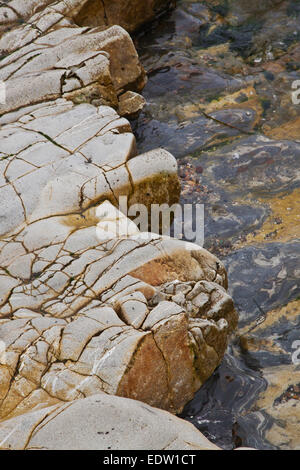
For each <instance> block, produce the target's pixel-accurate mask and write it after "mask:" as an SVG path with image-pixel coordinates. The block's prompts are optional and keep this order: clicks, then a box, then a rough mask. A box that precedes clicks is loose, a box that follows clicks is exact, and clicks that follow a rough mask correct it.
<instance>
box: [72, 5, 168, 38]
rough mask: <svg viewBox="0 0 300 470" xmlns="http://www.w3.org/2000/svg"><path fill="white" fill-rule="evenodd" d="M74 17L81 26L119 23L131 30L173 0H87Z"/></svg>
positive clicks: (149, 19) (163, 8) (159, 11)
mask: <svg viewBox="0 0 300 470" xmlns="http://www.w3.org/2000/svg"><path fill="white" fill-rule="evenodd" d="M82 3H85V4H84V5H83V7H82V8H81V10H80V11H79V12H78V14H77V15H76V17H75V21H76V22H77V23H78V24H80V25H82V26H86V25H89V26H91V25H92V26H111V25H114V24H119V25H120V26H122V27H123V28H125V29H126V30H127V31H129V32H133V31H135V30H136V29H138V28H140V27H141V26H142V25H143V24H144V23H147V22H149V21H151V20H153V19H154V18H155V16H157V15H158V14H159V13H163V12H164V11H166V10H167V9H168V8H170V7H172V6H174V3H175V2H174V0H144V1H143V2H141V1H140V0H131V1H128V0H88V1H85V2H82Z"/></svg>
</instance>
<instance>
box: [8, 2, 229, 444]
mask: <svg viewBox="0 0 300 470" xmlns="http://www.w3.org/2000/svg"><path fill="white" fill-rule="evenodd" d="M117 3H118V4H121V6H120V5H119V6H120V8H118V9H116V4H117ZM127 3H128V2H122V1H121V2H117V0H115V1H113V2H106V0H104V1H102V2H101V1H99V2H96V1H88V2H87V1H79V0H74V1H68V2H67V1H61V2H51V1H43V2H31V6H30V7H29V6H28V3H27V2H22V1H21V0H12V1H11V2H9V3H7V4H5V6H2V7H1V9H0V15H1V18H2V37H1V39H0V48H1V56H2V60H1V64H0V79H1V80H3V81H5V84H6V102H5V104H3V105H2V106H1V107H0V114H1V117H0V124H1V129H0V167H1V172H0V197H1V202H2V204H1V214H0V216H1V218H0V236H1V238H0V341H1V342H2V343H1V344H2V345H4V349H3V351H2V350H1V362H0V420H1V422H0V447H2V448H13V449H20V448H22V449H23V448H46V447H47V448H52V449H53V448H59V447H60V446H62V445H64V448H71V447H74V446H75V448H79V447H80V446H84V445H87V440H83V441H82V442H81V444H80V445H79V443H77V441H74V440H73V438H72V433H71V434H70V435H69V437H68V438H67V437H65V438H63V444H62V442H56V441H53V442H52V441H51V442H50V440H49V437H48V434H47V433H48V432H50V433H51V430H50V428H52V426H55V428H56V429H57V430H59V429H63V428H64V427H65V423H68V422H69V420H70V421H71V422H72V423H73V426H74V427H73V428H72V429H73V431H72V432H76V429H77V428H76V427H78V428H80V429H81V428H82V426H81V424H80V423H82V421H81V420H82V419H83V416H84V417H85V419H86V416H88V417H89V420H88V426H87V428H86V432H88V433H90V436H92V435H93V436H94V437H93V439H92V440H91V441H90V446H91V447H92V448H107V447H106V446H107V445H108V442H107V440H105V439H103V438H102V437H99V436H100V434H101V432H104V428H103V431H102V428H101V429H99V433H100V434H99V433H98V435H97V432H98V428H97V430H96V428H95V427H94V416H95V414H97V413H99V415H101V416H102V417H103V421H105V422H106V423H109V425H110V424H112V426H113V425H114V423H115V422H116V421H118V423H121V424H119V426H121V427H122V426H123V425H124V426H125V424H122V423H125V421H126V413H127V408H128V407H131V408H132V413H133V414H134V415H136V416H137V417H138V418H136V419H137V420H138V421H139V422H140V421H143V422H145V423H146V426H148V428H149V429H151V433H152V434H151V439H150V441H151V444H150V445H151V446H153V448H160V446H164V447H166V448H181V447H182V446H183V447H185V448H201V447H203V448H206V447H207V448H208V447H209V448H211V447H213V446H211V445H210V444H209V443H208V441H206V440H205V438H203V437H202V436H201V435H200V434H199V433H198V432H197V431H195V430H193V428H192V427H191V426H190V425H188V424H183V423H182V422H181V421H179V420H178V419H177V418H175V417H172V416H171V415H168V414H165V412H160V411H158V410H156V411H155V413H156V416H158V415H159V416H160V418H159V422H160V423H165V424H164V426H165V427H166V431H165V432H164V431H163V430H162V431H161V433H162V435H163V436H164V439H160V438H159V439H158V435H155V432H156V431H154V428H153V426H154V421H155V422H156V421H158V420H157V418H155V419H154V418H151V417H149V416H148V414H147V413H146V412H145V410H148V407H146V408H145V407H144V408H143V406H144V405H142V404H140V403H138V402H132V401H128V402H127V403H126V405H124V399H122V398H115V397H113V395H118V396H120V397H125V398H134V399H136V400H140V401H142V402H145V403H147V404H148V405H152V406H155V407H159V408H163V409H165V410H169V411H171V412H173V413H176V412H179V411H181V410H182V408H183V406H184V405H185V404H186V403H187V402H188V401H189V400H190V399H191V398H192V397H193V395H194V393H195V391H196V390H197V389H198V388H199V387H200V386H201V384H203V382H204V381H205V380H206V379H207V378H208V377H209V376H210V375H211V373H212V372H213V371H214V369H215V368H216V367H217V366H218V365H219V364H220V362H221V360H222V357H223V354H224V352H225V349H226V346H227V339H228V336H229V334H230V333H231V331H232V330H233V329H234V328H235V326H236V323H237V314H236V311H235V309H234V306H233V302H232V299H231V298H230V296H229V295H228V294H227V292H226V289H227V277H226V272H225V268H224V266H223V265H222V263H221V262H220V261H219V260H218V259H217V258H216V257H215V256H213V255H211V254H210V253H209V252H207V251H206V250H204V249H203V248H201V247H199V246H197V245H194V244H191V243H185V242H183V241H179V240H175V239H172V238H169V237H165V236H160V235H158V234H150V233H149V234H144V233H140V232H139V230H138V228H137V227H136V226H135V225H133V226H132V225H131V227H132V230H131V232H130V233H129V234H128V233H123V234H121V236H119V237H115V236H111V235H110V231H109V230H108V231H107V224H108V222H107V220H109V221H110V222H116V220H117V219H118V218H120V217H121V218H122V216H121V215H120V214H119V215H116V214H117V212H116V211H115V209H114V207H118V201H119V197H120V196H126V197H127V198H128V205H129V206H130V205H131V204H134V203H143V204H145V205H146V206H147V207H150V205H151V204H153V203H157V204H161V203H168V204H173V203H175V202H178V200H179V193H180V185H179V180H178V177H177V164H176V160H175V159H174V157H173V156H172V155H170V154H169V153H168V152H166V151H165V150H161V149H157V150H153V151H150V152H148V153H145V154H142V155H139V156H137V150H136V145H135V138H134V135H133V134H132V131H131V127H130V124H129V122H128V121H127V120H126V119H125V118H124V117H120V116H119V114H118V112H119V113H120V114H122V115H123V116H124V115H134V114H135V113H136V112H138V111H139V109H141V106H142V105H143V99H142V98H141V97H140V96H139V94H138V92H139V91H141V89H142V87H143V85H144V84H145V80H146V76H145V72H144V70H143V67H142V66H141V64H140V62H139V59H138V56H137V53H136V50H135V48H134V45H133V42H132V40H131V38H130V36H129V34H128V33H127V32H126V31H125V30H124V29H122V28H121V27H120V26H112V27H107V26H108V25H110V24H112V23H114V22H116V21H117V22H118V23H119V24H121V25H124V26H126V27H127V28H128V30H130V31H131V30H133V29H135V28H136V27H138V26H139V25H140V24H141V23H142V21H145V20H149V19H150V18H151V17H152V16H153V13H154V12H157V11H159V10H160V9H161V8H164V7H166V6H167V4H168V3H169V2H167V1H148V2H147V8H148V9H147V11H146V12H145V13H144V16H142V15H141V14H137V15H136V16H135V17H133V16H132V13H130V12H131V10H130V9H129V10H128V9H126V15H127V16H126V15H124V16H123V9H122V6H123V4H124V8H125V4H126V5H127ZM136 3H137V2H134V1H132V2H130V4H131V5H132V7H134V5H136ZM101 5H102V7H103V8H102V7H101ZM101 8H102V9H101ZM94 9H96V11H97V12H98V13H99V15H98V16H97V18H96V17H95V18H94V19H95V24H91V25H90V26H97V27H96V28H91V27H90V26H88V25H87V23H88V21H89V18H90V17H94V15H93V11H94ZM124 11H125V10H124ZM132 11H134V10H132ZM101 15H102V16H101ZM120 15H121V17H120ZM101 18H102V20H101ZM78 25H81V26H78ZM99 208H100V209H99ZM101 208H102V209H101ZM104 209H105V210H104ZM123 217H125V216H123ZM128 223H129V224H130V221H129V220H128ZM108 404H109V406H112V407H113V409H115V410H117V413H118V414H117V415H116V416H117V418H116V417H113V416H112V415H111V413H112V412H113V411H109V408H108ZM153 419H154V421H153ZM169 422H172V423H174V431H171V430H170V429H167V428H168V426H169V424H168V423H169ZM176 423H177V424H176ZM127 425H128V423H127V424H126V426H127ZM113 427H114V426H113ZM118 429H119V428H118ZM145 429H147V428H145ZM96 431H97V432H96ZM108 431H109V430H108ZM105 432H106V431H105ZM118 432H119V431H118ZM132 432H136V438H135V439H134V440H133V441H132V442H133V443H134V444H135V445H136V446H137V447H139V448H141V447H142V446H145V445H146V443H145V435H146V434H147V433H148V431H147V432H146V431H144V434H143V435H141V436H140V437H139V436H138V433H139V431H138V426H135V425H132ZM145 433H146V434H145ZM121 434H122V433H121ZM159 436H160V435H159ZM123 438H124V435H123V434H122V439H123ZM152 439H153V443H152ZM187 442H189V443H190V444H187ZM77 445H78V447H77ZM110 445H111V446H112V448H120V446H125V447H126V446H130V445H129V443H126V442H125V441H122V442H120V437H119V435H118V433H117V435H114V436H113V437H112V441H110ZM151 448H152V447H151Z"/></svg>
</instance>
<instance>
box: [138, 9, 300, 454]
mask: <svg viewBox="0 0 300 470" xmlns="http://www.w3.org/2000/svg"><path fill="white" fill-rule="evenodd" d="M207 3H209V2H207ZM238 3H239V5H240V6H241V8H240V9H239V8H237V7H236V5H237V4H238ZM272 3H273V7H272V8H271V7H270V6H269V9H267V8H266V10H265V11H261V10H260V5H261V4H260V2H253V5H252V6H251V8H252V10H253V11H250V12H249V11H246V13H245V9H244V7H245V5H247V2H244V1H243V0H241V2H236V4H235V6H234V7H232V8H231V6H230V5H232V2H230V1H227V2H225V1H222V0H220V1H215V2H214V5H215V7H214V8H213V9H209V8H207V7H206V5H205V2H198V1H194V0H182V1H179V2H178V6H177V8H176V10H175V11H173V12H172V13H170V14H168V15H166V16H164V17H163V18H161V19H160V21H159V22H157V23H155V24H153V25H151V26H150V27H149V29H148V30H147V31H146V32H144V33H143V34H141V35H139V36H138V37H137V38H136V39H135V42H136V45H137V48H138V51H139V54H140V57H141V61H142V63H143V64H144V66H145V68H146V70H147V72H148V75H149V81H148V84H147V86H146V88H145V90H144V96H145V98H146V99H147V102H148V105H147V107H146V108H145V110H144V111H143V113H142V114H141V115H140V116H139V118H138V119H137V120H136V121H134V122H133V123H132V124H133V128H134V130H135V133H136V136H137V141H138V148H139V151H140V152H142V151H147V150H149V149H150V148H153V147H155V146H157V147H158V146H160V147H164V148H166V149H167V150H169V151H170V152H172V153H173V154H174V155H175V156H176V157H177V158H178V163H179V172H180V176H181V180H182V203H185V202H193V203H196V202H198V203H204V204H205V245H204V246H205V247H206V248H208V249H210V250H211V251H212V252H214V253H215V254H216V255H217V256H219V257H220V258H221V259H222V260H223V261H224V262H225V264H226V267H227V269H228V276H229V286H230V293H231V294H232V296H233V298H234V301H235V305H236V307H237V309H238V311H239V314H240V325H239V330H238V332H237V334H236V336H235V337H234V338H232V342H231V345H230V347H229V348H228V352H227V354H226V356H225V358H224V361H223V363H222V365H221V366H220V367H219V368H218V369H217V370H216V371H215V373H214V374H213V376H212V377H211V378H210V380H208V382H207V383H206V384H205V385H204V386H203V387H202V388H201V390H200V391H199V392H198V393H197V395H196V396H195V398H194V400H193V401H192V402H191V403H190V404H189V405H187V407H186V408H185V410H184V413H183V417H185V419H187V420H189V421H191V422H192V423H194V424H195V425H196V426H197V427H198V428H199V429H200V430H201V431H202V432H203V433H204V434H205V435H206V436H207V437H209V438H210V439H211V440H212V441H213V442H215V443H216V444H219V445H220V446H222V447H223V448H226V449H232V448H235V447H237V446H240V445H248V446H253V447H256V448H259V449H272V448H282V449H285V448H290V449H297V448H298V449H300V402H299V399H300V393H299V392H300V388H299V387H298V384H299V383H300V366H299V364H297V363H295V361H294V363H293V360H292V358H293V356H292V354H293V352H294V350H293V345H294V342H295V341H297V340H300V302H299V299H300V282H299V274H300V267H299V254H300V241H299V238H298V237H299V222H300V220H299V219H300V217H299V213H300V212H299V195H300V190H299V186H300V172H299V158H300V105H295V104H293V102H292V100H291V90H292V88H291V87H292V83H293V81H294V80H296V79H300V72H298V69H299V64H300V48H299V35H300V21H299V20H300V2H299V1H296V2H295V1H294V2H291V1H277V2H274V1H273V2H269V4H270V5H271V4H272ZM275 3H277V6H274V4H275ZM233 4H234V2H233ZM256 4H257V7H256V8H257V9H258V11H256V10H255V5H256ZM216 5H217V6H216ZM251 8H250V10H251ZM246 10H247V9H246ZM298 389H299V392H298ZM291 390H292V392H291Z"/></svg>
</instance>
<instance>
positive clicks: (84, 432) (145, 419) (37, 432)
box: [0, 393, 218, 450]
mask: <svg viewBox="0 0 300 470" xmlns="http://www.w3.org/2000/svg"><path fill="white" fill-rule="evenodd" d="M129 417H130V419H129ZM158 423H159V426H158V425H157V424H158ZM0 448H2V449H7V450H12V449H14V450H25V449H26V450H36V449H39V450H108V449H111V450H124V449H126V450H159V449H166V450H183V449H186V450H218V447H217V446H215V445H214V444H211V443H210V442H209V441H208V439H206V438H205V437H204V436H203V435H202V434H201V433H200V432H199V431H198V430H197V429H196V428H194V426H193V425H192V424H190V423H188V422H186V421H183V420H182V419H179V418H176V417H175V416H172V415H171V414H169V413H166V412H165V411H162V410H158V409H157V408H152V407H150V406H148V405H146V404H144V403H141V402H138V401H133V400H128V399H124V398H119V397H113V396H110V395H106V394H104V393H98V394H97V395H94V396H93V397H89V398H85V399H82V400H75V401H72V402H70V403H68V404H63V403H62V404H57V405H53V406H51V407H48V408H44V409H42V410H35V411H32V412H31V413H28V414H26V415H23V416H19V417H17V418H13V419H10V420H8V421H5V422H4V423H0Z"/></svg>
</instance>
